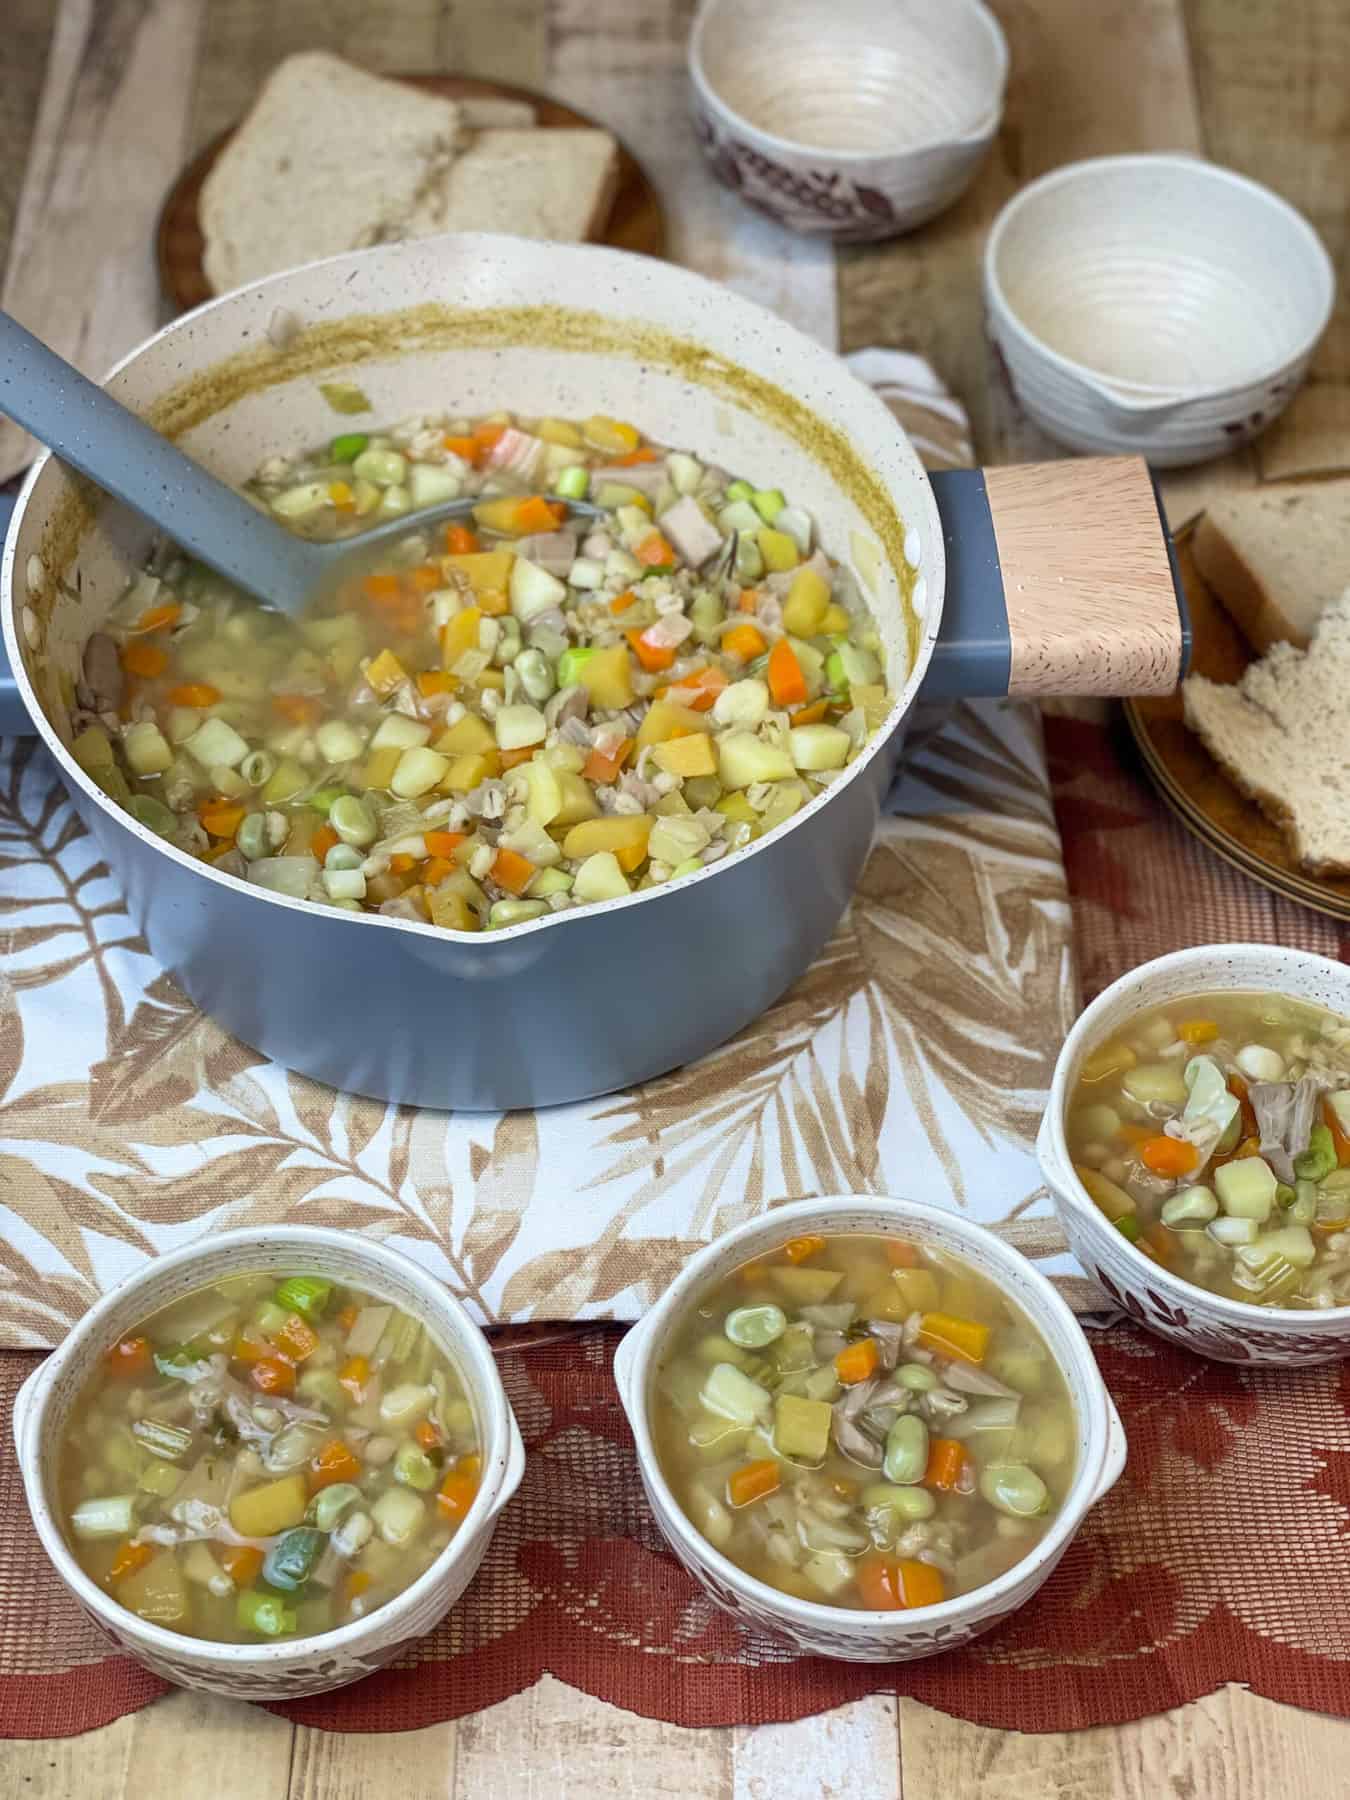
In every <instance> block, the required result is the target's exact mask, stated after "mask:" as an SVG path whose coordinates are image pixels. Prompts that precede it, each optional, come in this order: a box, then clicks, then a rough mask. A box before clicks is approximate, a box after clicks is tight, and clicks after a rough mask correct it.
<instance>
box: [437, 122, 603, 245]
mask: <svg viewBox="0 0 1350 1800" xmlns="http://www.w3.org/2000/svg"><path fill="white" fill-rule="evenodd" d="M618 185H619V147H618V145H617V144H616V143H615V141H614V139H613V138H612V137H611V136H610V135H609V133H608V132H607V131H593V130H588V129H583V128H578V129H576V130H571V129H568V128H559V129H558V130H556V131H555V130H549V131H510V130H491V131H480V132H479V133H478V134H477V136H476V137H475V138H474V140H473V142H472V143H471V144H470V146H469V148H468V149H467V150H465V151H464V153H463V154H462V155H461V156H458V157H456V159H455V161H454V163H453V164H452V165H451V167H450V172H449V174H448V175H447V176H446V177H445V180H444V182H443V183H442V184H441V186H440V188H439V190H438V191H435V192H433V193H430V194H428V195H427V196H426V197H425V198H424V199H423V201H422V203H421V204H420V205H419V207H418V209H417V214H416V218H415V220H414V224H413V230H412V233H411V235H415V236H418V237H423V236H426V235H427V234H428V233H430V232H439V231H507V232H510V233H512V234H513V235H514V236H516V237H529V238H551V239H553V240H554V241H555V242H558V243H583V242H584V241H585V240H586V239H587V238H590V237H597V236H598V235H599V234H600V232H601V231H602V230H603V229H604V225H605V220H606V219H607V218H608V217H609V210H610V207H611V206H612V205H613V204H614V195H615V193H616V192H617V190H618Z"/></svg>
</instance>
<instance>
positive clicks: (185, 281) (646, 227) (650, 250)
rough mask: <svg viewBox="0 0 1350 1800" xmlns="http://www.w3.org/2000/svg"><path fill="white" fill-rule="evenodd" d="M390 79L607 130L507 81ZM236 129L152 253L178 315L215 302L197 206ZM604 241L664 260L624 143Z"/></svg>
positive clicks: (209, 157)
mask: <svg viewBox="0 0 1350 1800" xmlns="http://www.w3.org/2000/svg"><path fill="white" fill-rule="evenodd" d="M393 79H395V80H396V81H406V82H407V83H408V85H409V86H410V87H415V88H421V90H422V91H423V93H427V94H439V95H441V96H442V97H443V98H445V99H447V100H524V101H527V102H528V103H529V104H530V105H531V106H533V107H534V109H535V114H536V118H537V121H538V125H539V127H540V128H542V129H544V130H548V129H549V128H551V127H554V128H556V127H557V126H560V125H572V126H576V125H584V126H591V127H597V126H598V128H599V129H601V130H608V129H609V128H608V126H600V125H599V122H598V121H597V120H595V119H590V118H587V116H586V114H585V113H580V112H574V111H573V110H572V108H571V107H570V106H564V105H563V104H562V103H561V102H560V101H558V100H550V99H548V97H547V96H546V95H544V94H536V93H532V92H531V91H530V89H528V88H519V87H511V86H509V85H508V84H507V83H506V82H503V81H479V80H476V79H475V78H474V77H473V76H469V75H398V76H395V77H394V78H393ZM237 129H238V127H237V126H233V125H232V126H231V127H230V129H229V130H228V131H222V132H221V134H220V136H219V137H217V138H213V139H212V141H211V142H210V143H209V144H208V145H207V146H206V148H205V149H204V150H202V151H200V152H199V153H198V154H197V155H196V156H195V157H194V158H193V159H192V161H191V162H190V163H189V164H188V165H187V167H186V168H185V169H184V170H183V172H182V174H181V175H180V176H179V177H178V179H177V181H175V182H174V184H173V186H172V187H171V188H170V190H169V194H168V198H167V199H166V200H165V202H164V206H163V209H162V211H161V212H160V215H159V227H158V230H157V232H156V234H155V251H156V256H157V259H158V262H159V280H160V286H161V287H162V288H163V290H164V293H165V296H166V297H167V298H168V299H169V300H170V301H172V302H173V304H174V305H175V306H176V307H177V308H178V309H179V311H180V312H187V311H188V310H189V309H190V308H191V307H194V306H200V305H201V304H202V302H203V301H204V300H210V299H213V298H214V295H213V293H212V290H211V287H210V284H209V283H208V281H207V279H206V271H205V269H204V268H203V267H202V250H203V248H204V244H203V239H202V228H201V222H200V220H199V218H198V216H197V201H198V198H199V196H200V194H201V191H202V183H203V181H205V179H206V177H207V174H208V173H209V171H210V168H211V165H212V164H213V163H214V162H215V160H216V158H217V157H218V156H219V155H220V153H221V151H222V150H223V149H224V148H225V146H226V144H227V143H228V142H229V141H230V139H231V138H232V137H233V136H234V133H235V131H236V130H237ZM600 241H601V242H602V243H606V244H610V245H612V246H613V247H614V249H616V250H636V251H638V252H640V253H641V254H642V255H643V256H664V255H665V248H666V224H665V219H664V217H663V215H662V212H661V202H660V201H659V200H658V199H657V197H656V190H655V188H654V187H653V186H652V184H651V182H650V181H648V179H647V177H646V175H645V174H644V173H643V171H642V168H641V166H640V165H639V164H638V162H637V161H636V159H635V158H634V157H632V156H631V155H630V154H629V153H628V151H627V150H626V149H625V148H624V146H623V145H622V144H620V145H619V189H618V192H617V194H616V195H615V196H614V204H613V206H612V207H611V208H610V213H609V219H608V220H607V222H606V225H605V229H604V232H603V233H602V235H601V238H600Z"/></svg>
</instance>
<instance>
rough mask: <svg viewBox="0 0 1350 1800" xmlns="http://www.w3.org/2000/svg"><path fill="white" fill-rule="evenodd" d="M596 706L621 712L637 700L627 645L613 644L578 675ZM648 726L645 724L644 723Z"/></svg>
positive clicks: (595, 656) (590, 660) (588, 662)
mask: <svg viewBox="0 0 1350 1800" xmlns="http://www.w3.org/2000/svg"><path fill="white" fill-rule="evenodd" d="M578 679H579V681H580V682H581V685H582V687H584V688H585V690H586V692H587V693H588V694H589V695H590V697H591V704H592V705H593V706H599V707H604V708H607V709H613V710H617V709H618V708H619V707H621V706H627V705H628V704H629V703H630V701H631V700H632V698H633V671H632V666H631V664H630V662H629V657H628V646H627V644H613V645H611V646H610V648H609V649H608V650H597V651H596V653H595V655H594V656H588V657H587V658H586V660H585V662H584V663H582V665H581V668H580V670H579V672H578ZM644 723H645V721H644Z"/></svg>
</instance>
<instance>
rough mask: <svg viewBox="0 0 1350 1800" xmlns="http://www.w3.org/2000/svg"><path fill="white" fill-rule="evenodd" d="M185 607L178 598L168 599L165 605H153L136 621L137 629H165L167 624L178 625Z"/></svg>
mask: <svg viewBox="0 0 1350 1800" xmlns="http://www.w3.org/2000/svg"><path fill="white" fill-rule="evenodd" d="M182 612H183V609H182V607H181V606H180V605H179V604H178V602H177V601H176V600H169V601H166V602H165V604H164V605H163V606H151V607H148V608H147V609H146V611H145V612H143V613H142V614H141V616H140V618H139V619H137V621H136V625H135V629H136V630H137V631H163V630H164V628H165V626H166V625H176V624H177V623H178V620H179V619H180V617H181V616H182Z"/></svg>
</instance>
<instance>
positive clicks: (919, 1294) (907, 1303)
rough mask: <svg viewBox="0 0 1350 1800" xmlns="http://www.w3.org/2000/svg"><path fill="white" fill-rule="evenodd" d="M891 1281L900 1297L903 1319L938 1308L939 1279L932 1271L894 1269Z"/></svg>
mask: <svg viewBox="0 0 1350 1800" xmlns="http://www.w3.org/2000/svg"><path fill="white" fill-rule="evenodd" d="M891 1280H892V1282H893V1283H894V1285H895V1291H896V1293H897V1294H899V1296H900V1307H901V1312H900V1317H901V1318H902V1319H907V1318H908V1317H909V1315H910V1314H911V1313H912V1312H932V1311H933V1310H934V1309H935V1308H936V1306H937V1303H938V1298H939V1295H938V1279H937V1276H936V1275H935V1274H934V1273H933V1271H932V1270H931V1269H892V1270H891ZM873 1316H874V1317H875V1316H876V1315H873Z"/></svg>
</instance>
